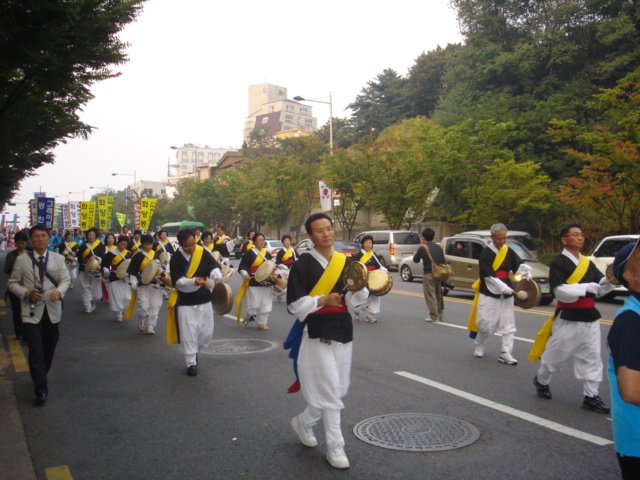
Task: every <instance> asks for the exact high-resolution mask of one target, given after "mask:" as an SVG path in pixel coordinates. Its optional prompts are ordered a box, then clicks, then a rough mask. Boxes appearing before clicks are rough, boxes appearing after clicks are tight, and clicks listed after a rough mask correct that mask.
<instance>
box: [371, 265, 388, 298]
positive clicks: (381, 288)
mask: <svg viewBox="0 0 640 480" xmlns="http://www.w3.org/2000/svg"><path fill="white" fill-rule="evenodd" d="M367 286H368V287H369V291H370V292H371V295H375V296H376V297H381V296H382V295H386V294H387V293H389V292H390V291H391V287H393V279H392V278H391V275H390V274H389V272H387V271H385V270H380V269H378V270H372V271H370V272H369V275H368V277H367Z"/></svg>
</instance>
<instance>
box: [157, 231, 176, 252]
mask: <svg viewBox="0 0 640 480" xmlns="http://www.w3.org/2000/svg"><path fill="white" fill-rule="evenodd" d="M157 236H158V241H157V242H156V243H154V244H153V249H154V250H155V251H156V256H160V254H161V253H162V252H167V255H169V258H171V255H173V254H174V253H175V251H174V249H173V245H171V242H169V240H167V236H168V232H167V231H166V230H160V231H159V232H158V233H157Z"/></svg>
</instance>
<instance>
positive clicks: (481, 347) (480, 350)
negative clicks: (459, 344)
mask: <svg viewBox="0 0 640 480" xmlns="http://www.w3.org/2000/svg"><path fill="white" fill-rule="evenodd" d="M473 356H474V357H478V358H483V357H484V345H476V349H475V351H474V352H473Z"/></svg>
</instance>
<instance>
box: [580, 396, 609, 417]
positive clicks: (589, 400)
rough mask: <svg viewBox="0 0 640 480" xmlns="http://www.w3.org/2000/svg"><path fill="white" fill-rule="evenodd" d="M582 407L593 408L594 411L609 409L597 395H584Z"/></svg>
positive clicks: (604, 411)
mask: <svg viewBox="0 0 640 480" xmlns="http://www.w3.org/2000/svg"><path fill="white" fill-rule="evenodd" d="M582 408H584V409H585V410H593V411H594V412H596V413H609V412H610V411H611V409H610V408H609V407H607V406H606V405H605V404H604V402H603V401H602V399H601V398H600V396H599V395H596V396H595V397H587V396H585V397H584V400H583V402H582Z"/></svg>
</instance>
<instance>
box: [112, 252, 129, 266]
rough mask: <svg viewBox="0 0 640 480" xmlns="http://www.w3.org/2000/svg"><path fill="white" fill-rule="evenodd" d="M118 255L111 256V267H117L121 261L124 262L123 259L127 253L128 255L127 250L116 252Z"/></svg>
mask: <svg viewBox="0 0 640 480" xmlns="http://www.w3.org/2000/svg"><path fill="white" fill-rule="evenodd" d="M118 253H119V254H120V255H114V256H113V260H111V265H118V264H119V263H120V262H121V261H123V260H124V257H126V256H127V253H129V250H123V251H121V252H118Z"/></svg>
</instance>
